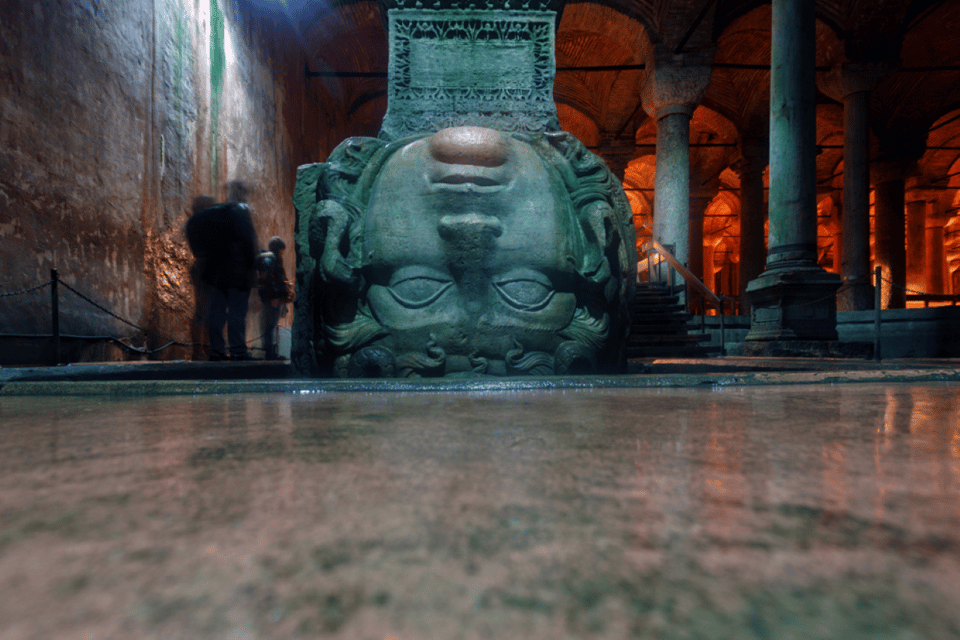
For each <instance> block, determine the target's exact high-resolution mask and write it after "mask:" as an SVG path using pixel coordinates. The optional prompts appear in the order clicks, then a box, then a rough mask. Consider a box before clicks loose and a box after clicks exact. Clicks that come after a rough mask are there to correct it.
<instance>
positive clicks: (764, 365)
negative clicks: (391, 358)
mask: <svg viewBox="0 0 960 640" xmlns="http://www.w3.org/2000/svg"><path fill="white" fill-rule="evenodd" d="M931 381H940V382H960V359H942V358H938V359H890V360H884V361H881V362H874V361H872V360H858V359H850V358H843V359H839V358H838V359H823V358H746V357H717V358H702V359H698V358H683V359H669V358H648V359H639V360H631V361H630V363H629V371H628V373H626V374H621V375H596V376H543V377H536V376H527V377H510V378H499V377H495V376H475V377H459V378H424V379H338V378H318V379H314V378H302V377H297V376H296V375H295V374H294V372H293V370H292V369H291V367H290V365H289V363H281V362H263V361H252V362H237V363H231V362H192V361H167V362H124V363H90V364H70V365H63V366H58V367H0V395H102V394H105V395H152V394H157V395H180V394H210V393H264V392H281V393H282V392H290V393H292V392H303V393H306V392H335V391H341V392H349V391H384V392H388V391H482V390H504V391H506V390H524V389H531V390H533V389H629V388H651V387H702V386H755V385H771V384H817V383H830V384H837V383H845V382H931Z"/></svg>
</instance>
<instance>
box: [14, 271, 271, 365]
mask: <svg viewBox="0 0 960 640" xmlns="http://www.w3.org/2000/svg"><path fill="white" fill-rule="evenodd" d="M56 284H61V285H63V286H64V287H65V288H66V289H67V290H69V291H70V292H71V293H73V294H74V295H76V296H77V297H78V298H80V299H81V300H84V301H85V302H87V303H88V304H90V305H92V306H94V307H96V308H97V309H99V310H100V311H102V312H103V313H105V314H107V315H108V316H111V317H112V318H114V319H116V320H119V321H120V322H122V323H124V324H126V325H128V326H130V327H132V328H133V329H136V330H137V331H140V332H141V333H143V334H145V335H150V336H153V337H155V338H159V339H160V340H166V341H167V342H166V344H164V345H163V346H161V347H157V348H155V349H147V348H140V347H135V346H133V345H131V344H127V343H126V342H124V341H123V340H122V339H120V338H116V337H113V336H63V337H66V338H74V339H86V340H103V341H109V342H113V343H115V344H117V345H118V346H120V347H122V348H124V349H126V350H127V351H130V352H133V353H137V354H139V355H153V354H155V353H159V352H161V351H163V350H164V349H167V348H169V347H172V346H179V347H185V348H192V347H207V348H209V347H210V345H209V344H207V343H203V342H180V341H179V340H174V339H172V338H169V337H167V336H164V335H161V334H159V333H157V332H155V331H151V330H150V329H145V328H144V327H141V326H139V325H137V324H135V323H133V322H131V321H129V320H127V319H126V318H123V317H122V316H120V315H118V314H116V313H114V312H113V311H111V310H110V309H108V308H106V307H105V306H103V305H102V304H100V303H99V302H97V301H95V300H93V299H92V298H90V297H89V296H86V295H84V294H83V293H81V292H80V291H78V290H77V289H75V288H73V287H72V286H70V285H69V284H67V283H66V282H64V281H63V280H60V279H59V278H52V279H50V280H48V281H47V282H44V283H42V284H39V285H37V286H35V287H30V288H27V289H21V290H19V291H9V292H0V298H5V297H11V296H18V295H24V294H27V293H32V292H34V291H39V290H40V289H44V288H46V287H49V286H51V285H56ZM54 315H57V314H56V313H55V314H54ZM54 322H55V325H56V319H55V321H54ZM54 334H55V335H54V337H55V338H57V337H59V336H58V335H57V334H59V331H57V330H56V329H55V330H54ZM266 335H267V334H266V333H263V334H261V335H260V336H258V337H256V338H253V339H252V340H247V341H246V344H247V345H248V346H249V347H250V348H252V349H255V350H259V351H263V348H262V347H252V346H251V345H253V343H255V342H257V341H259V340H262V339H263V338H264V337H265V336H266ZM56 359H57V360H59V354H58V355H57V358H56Z"/></svg>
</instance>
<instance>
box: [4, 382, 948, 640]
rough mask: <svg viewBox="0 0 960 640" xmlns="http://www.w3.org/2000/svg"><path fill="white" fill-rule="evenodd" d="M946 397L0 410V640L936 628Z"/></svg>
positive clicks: (262, 398)
mask: <svg viewBox="0 0 960 640" xmlns="http://www.w3.org/2000/svg"><path fill="white" fill-rule="evenodd" d="M958 392H960V387H958V386H957V385H955V384H954V385H951V384H938V383H931V384H914V385H880V384H845V385H796V386H771V387H744V388H723V389H713V388H704V389H639V390H637V389H634V390H567V391H536V392H529V391H528V392H472V393H380V394H373V393H369V394H366V393H354V394H348V393H343V394H338V393H313V394H275V395H274V394H271V395H255V396H253V395H221V396H198V397H187V396H184V397H153V398H140V399H134V400H131V399H109V398H95V399H89V398H88V399H75V398H53V399H51V398H19V397H0V424H2V427H0V429H2V434H3V437H2V439H0V638H3V640H14V639H28V638H29V639H43V640H50V639H55V638H95V639H98V640H103V639H114V638H116V639H123V640H126V639H130V638H138V639H140V638H162V639H164V640H168V639H169V640H174V639H176V640H181V639H182V640H189V639H194V638H197V639H201V638H202V639H206V638H218V639H219V638H230V639H248V638H250V639H260V638H271V639H272V638H317V637H324V638H326V637H330V638H360V639H362V638H371V639H378V640H381V639H384V640H385V639H391V640H401V639H403V640H406V639H427V638H430V639H433V638H441V639H447V638H498V639H503V638H507V639H509V638H522V639H523V640H532V639H541V638H542V639H550V640H555V639H562V638H658V639H659V638H663V639H674V638H676V639H680V638H704V639H709V640H721V639H727V638H730V639H738V640H739V639H754V638H776V639H790V638H794V639H805V638H829V639H835V638H836V639H844V640H851V639H860V638H870V639H884V640H887V639H911V640H912V639H926V638H936V639H940V638H943V639H955V638H958V637H960V526H958V525H960V417H958V416H960V393H958Z"/></svg>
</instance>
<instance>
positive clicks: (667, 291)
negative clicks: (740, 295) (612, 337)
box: [627, 282, 720, 358]
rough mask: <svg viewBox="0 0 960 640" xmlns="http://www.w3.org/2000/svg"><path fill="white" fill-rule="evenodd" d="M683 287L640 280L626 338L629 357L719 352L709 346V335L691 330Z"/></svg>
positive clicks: (691, 355)
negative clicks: (627, 337)
mask: <svg viewBox="0 0 960 640" xmlns="http://www.w3.org/2000/svg"><path fill="white" fill-rule="evenodd" d="M680 291H682V287H671V286H670V285H666V284H660V283H651V282H641V283H639V284H638V285H637V295H636V298H634V302H633V313H632V315H633V319H632V325H631V327H630V337H629V339H628V340H627V358H664V357H666V358H702V357H705V356H710V355H718V354H719V353H720V348H719V347H716V346H707V345H705V344H703V343H705V342H709V341H710V336H708V335H705V334H702V333H691V332H690V326H689V322H690V320H691V318H692V317H693V316H692V315H691V314H690V313H687V312H686V310H685V309H684V306H683V305H682V304H680V302H679V300H680V297H679V295H678V294H679V292H680Z"/></svg>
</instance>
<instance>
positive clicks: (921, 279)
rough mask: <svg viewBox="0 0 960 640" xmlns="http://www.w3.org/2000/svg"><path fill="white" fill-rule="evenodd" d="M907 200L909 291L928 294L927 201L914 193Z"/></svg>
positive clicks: (907, 279)
mask: <svg viewBox="0 0 960 640" xmlns="http://www.w3.org/2000/svg"><path fill="white" fill-rule="evenodd" d="M907 200H908V201H907V211H906V213H907V246H906V251H907V256H906V257H907V264H906V268H907V276H906V281H907V289H910V290H911V291H914V292H920V293H927V290H926V286H927V275H926V273H925V271H926V267H927V255H926V254H927V249H928V247H927V199H926V198H924V197H923V194H916V193H913V194H911V197H909V198H907Z"/></svg>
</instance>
